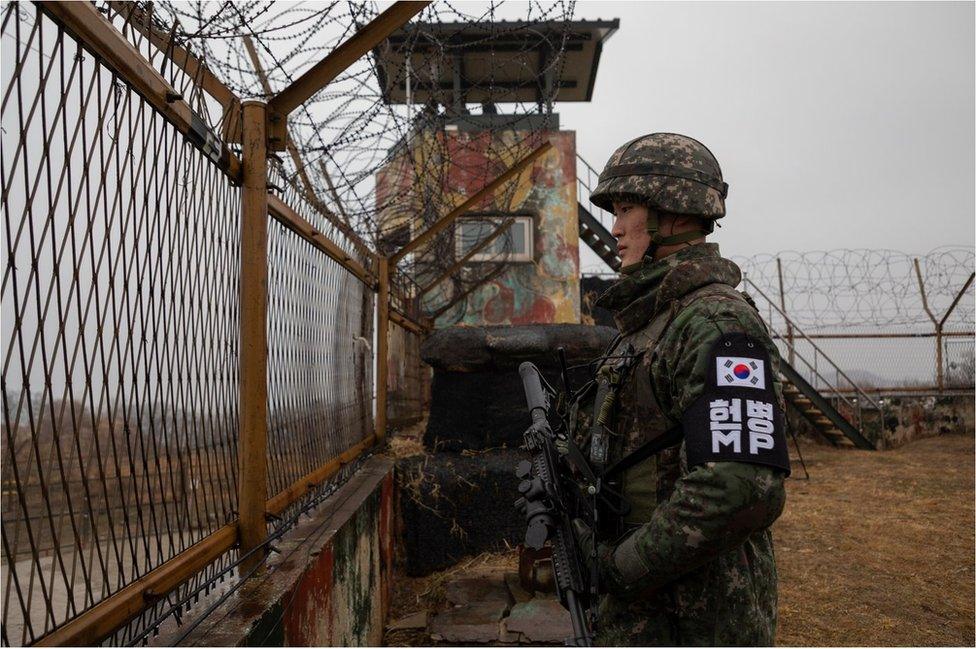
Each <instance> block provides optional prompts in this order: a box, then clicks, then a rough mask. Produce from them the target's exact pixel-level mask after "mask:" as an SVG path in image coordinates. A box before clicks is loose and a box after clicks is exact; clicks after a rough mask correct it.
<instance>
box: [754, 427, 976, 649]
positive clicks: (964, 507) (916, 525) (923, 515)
mask: <svg viewBox="0 0 976 649" xmlns="http://www.w3.org/2000/svg"><path fill="white" fill-rule="evenodd" d="M802 448H803V456H804V458H805V459H806V461H807V466H808V467H809V469H810V476H811V477H810V480H809V481H806V480H793V479H791V480H790V481H789V487H788V492H787V493H788V496H787V508H786V511H785V512H784V514H783V516H782V517H781V518H780V519H779V520H778V521H777V522H776V524H775V525H774V527H773V534H774V541H775V544H776V560H777V564H778V566H779V583H780V595H779V612H780V621H779V630H778V634H777V643H778V644H781V645H858V646H865V645H869V646H872V645H885V646H888V645H962V646H973V644H974V625H973V617H974V614H976V612H974V574H973V566H974V554H976V542H974V526H976V521H974V502H973V499H974V493H973V484H974V483H973V480H974V474H973V458H974V455H973V454H974V438H973V435H972V433H971V432H969V433H968V434H964V435H943V436H940V437H932V438H928V439H922V440H917V441H914V442H911V443H909V444H907V445H905V446H902V447H900V448H897V449H894V450H891V451H850V450H837V449H833V448H830V447H825V446H816V445H806V446H804V447H802ZM798 474H799V476H802V470H799V467H795V469H794V476H797V475H798Z"/></svg>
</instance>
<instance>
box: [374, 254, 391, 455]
mask: <svg viewBox="0 0 976 649" xmlns="http://www.w3.org/2000/svg"><path fill="white" fill-rule="evenodd" d="M376 261H377V264H376V275H377V280H378V283H379V291H378V292H377V295H376V437H377V439H380V440H382V439H385V438H386V381H387V376H388V375H389V372H390V359H389V358H388V356H389V347H390V338H389V335H390V261H389V260H388V259H387V258H386V257H383V256H382V255H378V256H377V258H376Z"/></svg>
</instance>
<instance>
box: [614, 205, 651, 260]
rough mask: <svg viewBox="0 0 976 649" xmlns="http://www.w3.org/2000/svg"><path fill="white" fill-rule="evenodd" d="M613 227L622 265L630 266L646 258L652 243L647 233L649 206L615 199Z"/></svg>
mask: <svg viewBox="0 0 976 649" xmlns="http://www.w3.org/2000/svg"><path fill="white" fill-rule="evenodd" d="M613 213H614V220H613V229H612V230H611V231H610V234H612V235H613V236H615V237H616V238H617V254H618V255H620V263H621V265H622V266H630V265H631V264H636V263H638V262H639V261H640V260H641V259H643V258H644V253H645V252H647V247H648V246H649V245H650V244H651V235H649V234H648V233H647V207H645V206H644V205H639V204H637V203H631V202H629V201H613Z"/></svg>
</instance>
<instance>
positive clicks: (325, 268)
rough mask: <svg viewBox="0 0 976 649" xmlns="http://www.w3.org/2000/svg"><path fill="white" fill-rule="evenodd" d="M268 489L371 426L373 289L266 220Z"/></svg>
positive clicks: (312, 466) (272, 489)
mask: <svg viewBox="0 0 976 649" xmlns="http://www.w3.org/2000/svg"><path fill="white" fill-rule="evenodd" d="M268 234H269V237H268V257H269V277H268V391H269V394H268V399H269V404H268V416H269V429H268V434H269V439H268V460H269V465H268V481H269V482H268V494H269V495H274V494H277V493H279V492H280V491H282V490H284V489H285V488H287V487H288V486H289V485H291V484H292V483H294V482H295V481H297V480H298V479H299V478H301V477H303V476H305V475H307V474H309V473H311V472H312V471H313V470H314V469H316V468H318V467H320V466H321V465H323V464H325V463H326V462H328V461H329V460H332V459H335V458H336V457H337V456H338V455H339V454H340V453H342V452H343V451H345V450H347V449H348V448H349V447H351V446H353V445H354V444H356V443H357V442H358V441H360V440H361V439H363V438H364V437H366V436H368V435H369V434H371V433H372V432H373V430H372V428H373V426H372V415H371V412H372V381H373V378H372V353H371V349H372V344H373V343H372V327H373V309H374V295H373V293H372V290H371V289H370V288H368V287H367V286H365V285H364V284H363V283H362V282H360V281H359V280H358V279H357V278H356V277H354V276H353V275H352V274H351V273H349V272H348V271H346V270H345V269H343V268H342V267H341V266H339V265H338V264H337V263H336V262H334V261H333V260H331V259H329V258H328V257H326V256H325V255H324V254H322V253H321V252H320V251H319V250H316V249H315V248H313V247H312V246H311V245H310V244H309V243H307V242H306V241H305V240H304V239H301V238H300V237H298V236H297V235H295V234H294V233H293V232H291V231H290V230H287V229H285V228H284V227H283V226H281V225H278V224H277V223H273V224H271V225H270V226H269V233H268Z"/></svg>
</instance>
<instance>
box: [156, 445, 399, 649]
mask: <svg viewBox="0 0 976 649" xmlns="http://www.w3.org/2000/svg"><path fill="white" fill-rule="evenodd" d="M392 470H393V464H392V462H391V461H390V460H389V459H387V458H385V457H382V456H374V457H373V458H371V459H369V460H367V461H366V462H365V464H364V465H363V466H362V467H360V468H359V470H358V471H357V472H356V474H354V475H353V476H352V477H350V478H349V480H348V481H347V482H346V483H345V484H344V485H343V486H342V487H340V488H339V490H338V491H337V492H336V493H334V494H333V495H332V496H330V497H329V498H328V499H326V500H325V501H324V502H323V503H322V504H320V505H319V506H318V507H316V508H315V509H312V510H311V511H310V512H309V515H308V516H302V517H301V519H300V522H299V523H298V524H297V525H296V526H295V527H294V528H292V529H290V530H289V531H288V532H287V533H285V534H284V535H283V536H282V537H281V538H280V539H279V540H278V541H277V542H276V543H275V547H276V549H277V552H275V553H274V554H272V555H271V556H270V557H269V559H268V562H267V564H266V567H265V568H264V569H263V570H262V571H261V572H260V573H258V576H257V577H255V578H254V579H252V580H251V581H250V582H249V583H248V584H247V585H245V586H244V587H242V588H240V589H238V590H237V591H236V592H235V593H234V594H233V595H232V596H231V597H230V598H228V599H227V600H226V601H225V602H224V603H223V604H221V605H220V606H219V607H218V608H217V609H216V610H215V611H214V612H213V613H212V614H211V615H209V616H208V617H207V618H206V619H205V620H204V621H203V622H202V623H201V624H200V625H199V626H198V627H197V628H196V629H195V630H194V631H193V632H192V633H191V634H190V636H188V637H187V638H186V640H185V641H184V643H185V644H186V645H189V646H201V645H203V646H224V647H229V646H263V647H299V646H311V647H316V646H319V647H321V646H334V647H362V646H371V647H375V646H379V645H380V644H381V643H382V641H383V626H384V623H385V620H386V614H387V610H388V608H389V604H390V599H391V597H392V585H393V561H394V547H393V542H394V538H393V531H394V528H393V489H394V484H393V473H392ZM219 592H220V591H219V589H218V590H217V591H215V592H214V593H212V594H211V595H210V597H211V598H215V597H217V596H218V595H219ZM208 603H209V600H208V599H204V600H203V601H202V602H200V604H199V609H196V610H203V609H204V608H205V607H206V604H208ZM176 632H178V629H175V630H174V633H176ZM160 638H161V644H164V645H166V644H173V642H172V640H171V638H170V636H168V635H166V634H163V635H161V636H160Z"/></svg>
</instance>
